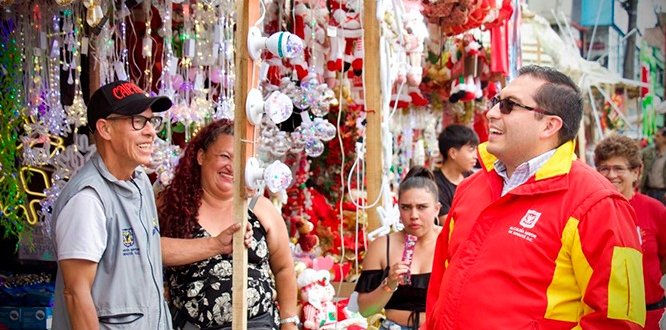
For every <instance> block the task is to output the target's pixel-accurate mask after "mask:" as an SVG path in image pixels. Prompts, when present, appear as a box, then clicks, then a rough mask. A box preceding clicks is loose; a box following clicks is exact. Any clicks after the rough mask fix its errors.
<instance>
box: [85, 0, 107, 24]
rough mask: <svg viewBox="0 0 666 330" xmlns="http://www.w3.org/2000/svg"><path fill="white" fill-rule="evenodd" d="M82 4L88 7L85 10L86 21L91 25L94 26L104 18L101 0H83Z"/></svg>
mask: <svg viewBox="0 0 666 330" xmlns="http://www.w3.org/2000/svg"><path fill="white" fill-rule="evenodd" d="M83 5H84V6H85V7H86V8H87V9H88V10H87V12H86V22H87V23H88V25H90V26H91V27H96V26H97V25H98V24H99V23H100V22H101V21H102V19H103V18H104V12H103V11H102V6H101V0H83Z"/></svg>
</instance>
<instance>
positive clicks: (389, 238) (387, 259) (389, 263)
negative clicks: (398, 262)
mask: <svg viewBox="0 0 666 330" xmlns="http://www.w3.org/2000/svg"><path fill="white" fill-rule="evenodd" d="M390 246H391V234H390V233H389V234H386V267H388V268H391V262H390V260H389V255H390V250H391V248H390Z"/></svg>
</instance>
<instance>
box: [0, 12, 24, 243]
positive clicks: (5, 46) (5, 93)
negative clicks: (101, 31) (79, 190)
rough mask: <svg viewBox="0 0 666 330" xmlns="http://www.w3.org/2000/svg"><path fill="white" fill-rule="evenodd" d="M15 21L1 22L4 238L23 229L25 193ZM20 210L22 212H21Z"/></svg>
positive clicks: (0, 169)
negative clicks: (21, 169) (19, 159)
mask: <svg viewBox="0 0 666 330" xmlns="http://www.w3.org/2000/svg"><path fill="white" fill-rule="evenodd" d="M15 28H16V25H15V23H14V20H13V19H11V18H9V19H7V20H4V19H3V20H1V21H0V71H1V72H2V74H1V75H0V115H1V116H2V117H1V118H0V122H2V123H3V124H2V125H0V173H2V174H1V176H0V212H1V217H0V228H1V230H2V234H3V236H4V237H18V235H19V234H20V233H21V232H22V231H23V229H24V220H23V217H22V216H21V214H22V213H24V212H25V208H24V202H25V192H24V191H23V189H21V187H20V185H19V182H20V181H19V175H18V173H19V167H18V165H19V163H18V162H17V158H16V156H17V144H16V141H17V140H18V133H19V127H20V125H21V116H20V112H19V109H20V103H21V99H22V95H23V91H22V86H21V84H17V83H16V82H17V81H22V79H23V78H22V77H23V76H22V72H21V70H22V63H21V50H20V48H19V47H18V46H17V42H16V38H15V35H16V34H15V33H13V32H14V30H15ZM21 209H23V211H21Z"/></svg>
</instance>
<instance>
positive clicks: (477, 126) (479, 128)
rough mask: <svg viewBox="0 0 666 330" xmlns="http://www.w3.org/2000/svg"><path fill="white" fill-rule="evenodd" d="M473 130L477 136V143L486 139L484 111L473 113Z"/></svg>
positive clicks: (486, 119)
mask: <svg viewBox="0 0 666 330" xmlns="http://www.w3.org/2000/svg"><path fill="white" fill-rule="evenodd" d="M474 132H476V135H478V136H479V143H483V142H486V141H488V118H486V115H485V113H479V112H476V113H475V114H474Z"/></svg>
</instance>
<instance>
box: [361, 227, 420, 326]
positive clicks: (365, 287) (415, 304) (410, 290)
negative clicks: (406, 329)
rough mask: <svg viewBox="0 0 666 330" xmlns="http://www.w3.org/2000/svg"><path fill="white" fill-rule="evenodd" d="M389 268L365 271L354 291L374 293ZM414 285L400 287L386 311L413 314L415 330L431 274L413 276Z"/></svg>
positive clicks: (387, 243) (388, 263) (388, 245)
mask: <svg viewBox="0 0 666 330" xmlns="http://www.w3.org/2000/svg"><path fill="white" fill-rule="evenodd" d="M390 241H391V240H390V239H389V237H388V236H387V237H386V264H387V265H390V264H391V263H390V261H389V249H390ZM389 268H390V267H389V266H387V267H386V268H384V269H383V270H382V269H371V270H363V271H362V272H361V276H360V277H359V279H358V282H356V288H355V289H354V291H356V292H358V293H367V292H372V291H374V290H375V289H377V287H379V286H380V285H381V283H382V281H383V280H384V278H385V277H387V276H388V272H389ZM410 278H411V280H412V283H411V284H409V285H402V284H399V285H398V289H397V290H396V291H395V292H393V295H392V296H391V299H389V301H388V302H387V303H386V305H385V306H384V309H396V310H401V311H409V312H411V314H410V316H409V319H410V322H409V323H410V324H409V326H410V327H412V328H413V329H418V327H419V325H420V324H419V323H420V322H419V321H420V320H419V316H420V315H419V313H423V312H425V305H426V293H427V291H428V282H429V281H430V273H423V274H411V276H410Z"/></svg>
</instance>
